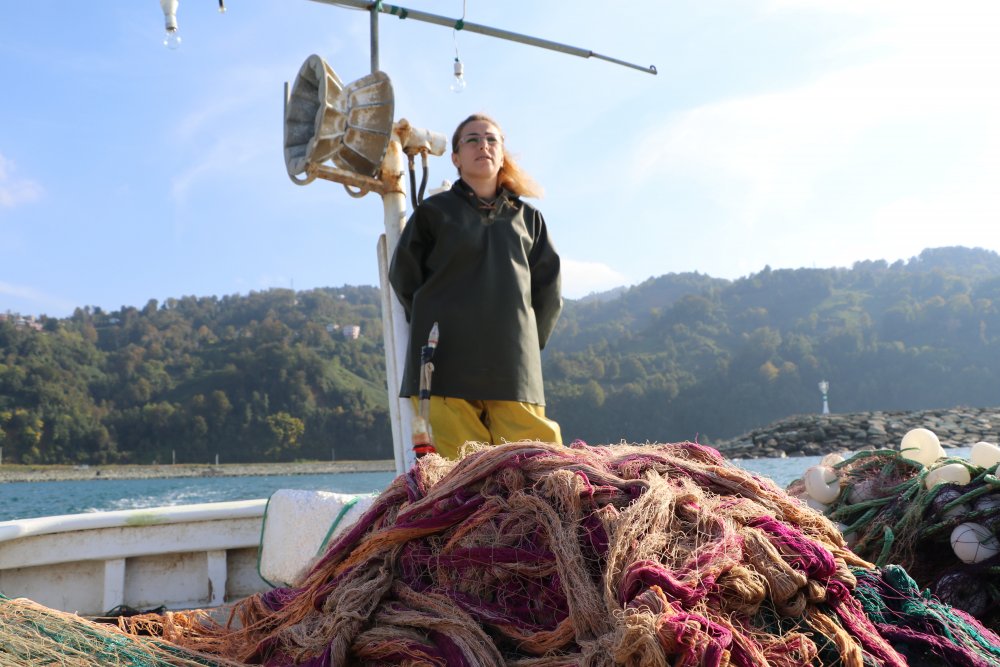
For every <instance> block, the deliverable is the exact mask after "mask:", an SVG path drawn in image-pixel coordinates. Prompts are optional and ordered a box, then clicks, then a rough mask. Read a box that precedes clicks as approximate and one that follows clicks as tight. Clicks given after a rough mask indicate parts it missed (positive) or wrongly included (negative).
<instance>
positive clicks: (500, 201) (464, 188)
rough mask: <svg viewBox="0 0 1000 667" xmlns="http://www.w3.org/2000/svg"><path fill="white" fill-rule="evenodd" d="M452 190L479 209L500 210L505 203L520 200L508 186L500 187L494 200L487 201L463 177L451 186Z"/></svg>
mask: <svg viewBox="0 0 1000 667" xmlns="http://www.w3.org/2000/svg"><path fill="white" fill-rule="evenodd" d="M451 191H452V192H454V193H455V194H456V195H458V197H460V198H461V199H464V200H465V201H467V202H469V204H470V205H471V206H472V208H474V209H476V210H477V211H486V212H489V211H499V210H500V209H502V208H503V207H504V205H505V204H509V205H512V206H513V205H515V204H516V202H517V201H518V199H517V195H515V194H514V193H513V192H511V191H510V190H508V189H507V188H500V191H499V192H498V193H497V196H496V197H495V198H494V199H493V201H486V200H485V199H483V198H481V197H480V196H479V195H477V194H476V191H475V190H473V189H472V186H470V185H469V184H468V183H466V182H465V181H463V180H462V179H458V180H457V181H455V184H454V185H452V186H451Z"/></svg>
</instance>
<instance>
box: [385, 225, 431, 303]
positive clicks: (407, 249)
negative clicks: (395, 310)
mask: <svg viewBox="0 0 1000 667" xmlns="http://www.w3.org/2000/svg"><path fill="white" fill-rule="evenodd" d="M421 219H422V212H421V209H420V208H417V210H416V211H414V212H413V215H411V216H410V219H409V221H407V223H406V225H405V226H404V227H403V233H402V234H401V235H400V237H399V244H398V245H397V246H396V249H395V250H394V251H393V253H392V262H391V263H390V264H389V284H390V285H392V289H393V291H395V292H396V296H397V297H399V302H400V303H401V304H403V311H404V312H405V313H406V321H407V322H409V321H410V313H411V310H412V307H413V295H414V293H415V292H416V291H417V289H419V288H420V286H421V285H423V284H424V279H425V275H424V273H425V272H424V256H425V252H426V251H427V244H426V243H425V241H424V238H423V233H422V229H421V224H420V221H421Z"/></svg>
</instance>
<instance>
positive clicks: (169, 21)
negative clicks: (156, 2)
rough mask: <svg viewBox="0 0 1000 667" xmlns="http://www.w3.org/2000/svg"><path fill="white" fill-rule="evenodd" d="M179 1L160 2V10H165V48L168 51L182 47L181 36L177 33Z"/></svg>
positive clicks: (164, 0) (166, 0)
mask: <svg viewBox="0 0 1000 667" xmlns="http://www.w3.org/2000/svg"><path fill="white" fill-rule="evenodd" d="M178 4H179V0H160V8H161V9H163V21H164V27H165V28H166V29H167V34H166V35H165V36H164V38H163V46H165V47H167V48H168V49H176V48H177V47H179V46H180V45H181V36H180V34H178V32H177V5H178Z"/></svg>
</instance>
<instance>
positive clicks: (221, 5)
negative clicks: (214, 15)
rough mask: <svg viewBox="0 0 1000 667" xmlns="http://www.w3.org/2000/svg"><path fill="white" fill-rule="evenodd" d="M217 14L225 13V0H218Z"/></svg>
mask: <svg viewBox="0 0 1000 667" xmlns="http://www.w3.org/2000/svg"><path fill="white" fill-rule="evenodd" d="M219 13H220V14H225V13H226V0H219Z"/></svg>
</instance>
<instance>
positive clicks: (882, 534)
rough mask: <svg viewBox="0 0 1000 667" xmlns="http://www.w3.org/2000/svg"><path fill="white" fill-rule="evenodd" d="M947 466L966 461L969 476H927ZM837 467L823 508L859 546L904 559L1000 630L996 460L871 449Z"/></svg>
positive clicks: (924, 580) (883, 560) (915, 573)
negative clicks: (928, 460)
mask: <svg viewBox="0 0 1000 667" xmlns="http://www.w3.org/2000/svg"><path fill="white" fill-rule="evenodd" d="M945 466H961V467H964V468H966V469H967V470H968V473H967V474H966V475H965V476H964V479H967V480H969V481H968V483H965V484H962V483H948V482H944V483H938V484H934V482H933V478H932V479H931V482H930V483H928V480H927V478H928V476H929V475H934V473H935V470H941V469H943V468H944V467H945ZM831 468H832V469H833V471H834V472H835V474H836V477H837V479H836V480H834V481H832V482H831V484H833V485H839V490H837V489H834V490H835V492H836V494H837V495H836V498H835V499H834V500H832V501H831V502H830V503H829V504H828V505H827V506H825V507H820V509H821V510H822V511H823V513H824V514H825V515H826V516H827V517H829V518H830V519H831V520H832V521H834V522H836V523H838V524H840V527H841V529H842V531H843V533H844V535H845V536H846V537H847V538H848V541H849V543H850V544H851V548H852V550H853V551H854V552H855V553H857V554H858V555H859V556H861V557H862V558H865V559H867V560H870V561H873V562H874V563H875V564H876V565H879V566H881V565H885V564H887V563H895V564H898V565H901V566H903V567H904V568H905V569H906V571H907V573H908V574H909V575H910V576H911V577H913V579H914V580H915V581H916V582H917V584H919V585H920V586H921V587H922V588H927V589H929V590H930V591H931V592H933V594H934V595H936V596H937V597H938V598H939V599H940V600H941V601H942V602H945V603H947V604H948V605H950V606H953V607H956V608H958V609H961V610H964V611H966V612H968V613H969V614H971V615H973V616H975V617H976V618H978V619H979V620H980V621H982V622H983V624H984V625H986V626H987V627H988V628H990V629H991V630H993V631H995V632H996V631H1000V543H998V542H997V537H996V536H998V535H1000V479H998V477H997V474H996V468H995V466H994V467H990V468H987V467H980V466H976V465H973V464H972V463H970V462H969V461H965V460H963V459H960V458H946V459H940V460H938V461H936V462H935V463H934V464H933V465H932V466H928V467H925V466H924V465H921V464H920V463H918V462H916V461H913V460H911V459H908V458H905V457H903V456H901V455H900V453H899V452H897V451H894V450H873V451H863V452H859V453H857V454H854V455H853V456H851V457H850V458H848V459H847V460H844V461H840V462H839V463H835V464H834V465H832V466H831ZM928 487H930V488H928ZM804 490H805V484H804V482H803V481H802V480H797V481H796V482H793V483H792V484H791V485H789V487H788V492H789V493H790V494H792V495H799V494H802V493H803V491H804ZM959 554H961V556H960V555H959ZM963 558H964V559H965V560H963Z"/></svg>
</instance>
